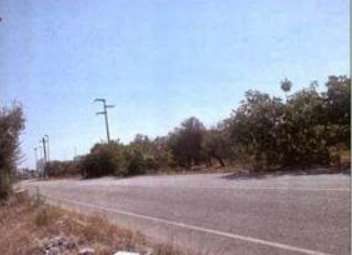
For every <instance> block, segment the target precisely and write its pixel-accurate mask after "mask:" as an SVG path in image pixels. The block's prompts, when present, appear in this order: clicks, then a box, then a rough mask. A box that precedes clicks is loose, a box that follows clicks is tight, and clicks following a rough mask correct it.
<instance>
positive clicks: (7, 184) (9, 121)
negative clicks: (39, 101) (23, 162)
mask: <svg viewBox="0 0 352 255" xmlns="http://www.w3.org/2000/svg"><path fill="white" fill-rule="evenodd" d="M24 122H25V120H24V116H23V111H22V107H21V106H20V105H18V104H14V105H12V107H11V108H6V107H2V108H0V200H2V199H6V198H7V197H8V196H9V194H10V192H11V184H12V176H13V174H14V172H15V170H16V163H17V162H18V160H19V157H20V149H19V136H20V134H21V131H22V130H23V129H24Z"/></svg>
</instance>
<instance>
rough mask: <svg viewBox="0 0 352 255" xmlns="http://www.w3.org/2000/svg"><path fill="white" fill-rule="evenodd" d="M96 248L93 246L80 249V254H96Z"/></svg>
mask: <svg viewBox="0 0 352 255" xmlns="http://www.w3.org/2000/svg"><path fill="white" fill-rule="evenodd" d="M94 252H95V251H94V249H92V248H82V249H80V250H79V253H78V254H79V255H94Z"/></svg>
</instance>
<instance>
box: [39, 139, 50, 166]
mask: <svg viewBox="0 0 352 255" xmlns="http://www.w3.org/2000/svg"><path fill="white" fill-rule="evenodd" d="M40 142H41V143H42V144H43V153H44V163H46V162H47V161H48V156H47V151H46V139H45V138H44V137H43V138H42V139H41V140H40Z"/></svg>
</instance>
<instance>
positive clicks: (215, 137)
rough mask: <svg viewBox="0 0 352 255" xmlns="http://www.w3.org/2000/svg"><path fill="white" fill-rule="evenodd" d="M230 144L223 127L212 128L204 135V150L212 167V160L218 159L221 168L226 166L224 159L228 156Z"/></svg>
mask: <svg viewBox="0 0 352 255" xmlns="http://www.w3.org/2000/svg"><path fill="white" fill-rule="evenodd" d="M229 146H230V145H229V143H228V142H227V136H226V134H225V132H224V130H223V129H222V128H221V127H217V128H212V129H210V130H207V131H206V132H205V133H204V138H203V143H202V149H203V151H204V152H205V153H206V155H207V156H208V161H209V162H208V163H209V164H210V165H211V164H212V161H211V159H212V158H214V159H216V160H217V161H218V162H219V164H220V166H221V167H224V166H225V161H224V159H225V158H226V157H227V156H228V150H227V148H228V147H229Z"/></svg>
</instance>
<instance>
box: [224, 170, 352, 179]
mask: <svg viewBox="0 0 352 255" xmlns="http://www.w3.org/2000/svg"><path fill="white" fill-rule="evenodd" d="M323 174H325V175H326V174H345V175H350V174H351V169H350V168H346V169H343V170H337V169H329V168H313V169H307V170H302V169H299V170H297V169H285V170H282V169H281V170H273V171H258V172H253V171H243V172H237V173H230V174H227V175H223V176H221V177H220V178H221V179H226V180H243V179H266V178H275V177H280V176H284V175H291V176H301V175H323Z"/></svg>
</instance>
